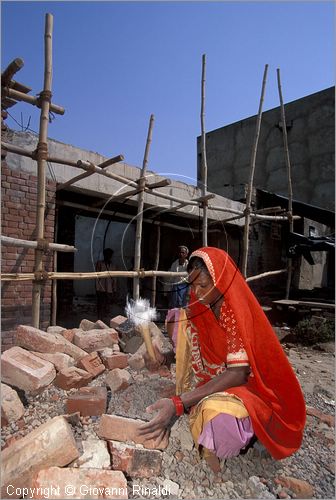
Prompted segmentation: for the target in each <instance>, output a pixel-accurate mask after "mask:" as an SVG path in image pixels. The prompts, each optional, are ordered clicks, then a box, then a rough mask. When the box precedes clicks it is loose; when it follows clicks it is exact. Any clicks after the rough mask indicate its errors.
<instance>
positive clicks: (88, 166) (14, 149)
mask: <svg viewBox="0 0 336 500" xmlns="http://www.w3.org/2000/svg"><path fill="white" fill-rule="evenodd" d="M1 147H2V148H3V149H5V150H6V151H8V152H10V153H15V154H19V155H22V156H27V157H28V158H32V159H34V152H32V151H27V150H25V149H24V148H20V147H18V146H14V145H12V144H8V143H6V142H2V143H1ZM47 161H49V162H51V163H58V164H61V165H69V166H70V167H75V168H82V169H83V170H85V171H87V172H95V173H97V174H100V175H103V176H105V177H108V178H110V179H113V180H116V181H118V182H120V183H122V184H127V185H128V186H130V187H133V188H135V189H136V190H138V189H139V184H138V182H137V181H134V180H131V179H127V178H126V177H123V176H121V175H117V174H114V173H112V172H106V171H105V170H104V169H103V168H102V167H101V166H98V165H94V164H92V163H90V162H87V161H83V160H79V161H78V162H74V161H70V160H66V159H61V158H57V157H52V156H48V158H47ZM100 165H102V164H100ZM163 180H165V179H163ZM168 180H170V179H168ZM159 182H160V183H161V182H163V181H159ZM145 192H146V193H148V194H152V195H153V196H158V197H159V198H163V199H165V200H169V201H174V202H176V203H186V202H187V203H188V205H192V206H195V207H199V206H200V204H201V203H202V201H197V200H198V199H199V198H196V199H191V200H185V199H183V198H179V197H177V196H172V195H169V194H166V193H161V192H160V191H157V190H156V189H150V188H148V187H145ZM207 196H210V194H209V195H207ZM213 196H214V195H213V194H211V196H210V197H211V198H212V197H213ZM201 199H202V197H201ZM208 208H209V210H214V211H221V212H227V213H233V214H237V215H242V216H244V215H243V214H242V212H241V211H239V210H235V209H232V208H225V207H219V206H218V207H217V206H210V205H209V207H208Z"/></svg>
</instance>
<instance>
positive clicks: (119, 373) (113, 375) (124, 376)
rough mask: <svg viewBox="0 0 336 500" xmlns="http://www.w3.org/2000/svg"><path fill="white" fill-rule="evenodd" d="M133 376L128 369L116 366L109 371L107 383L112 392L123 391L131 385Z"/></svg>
mask: <svg viewBox="0 0 336 500" xmlns="http://www.w3.org/2000/svg"><path fill="white" fill-rule="evenodd" d="M131 379H132V377H131V375H130V374H129V373H128V371H126V370H121V369H120V368H115V369H114V370H111V371H109V372H108V374H107V375H106V378H105V383H106V384H107V385H108V386H109V387H110V388H111V391H112V392H117V391H122V390H124V389H127V387H128V386H129V385H130V381H131Z"/></svg>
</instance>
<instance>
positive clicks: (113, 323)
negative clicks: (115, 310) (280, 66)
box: [110, 315, 127, 331]
mask: <svg viewBox="0 0 336 500" xmlns="http://www.w3.org/2000/svg"><path fill="white" fill-rule="evenodd" d="M125 321H127V318H126V317H125V316H121V315H119V316H115V317H114V318H112V319H111V320H110V327H111V328H114V329H115V330H117V331H118V328H119V327H120V326H121V325H122V324H123V323H125Z"/></svg>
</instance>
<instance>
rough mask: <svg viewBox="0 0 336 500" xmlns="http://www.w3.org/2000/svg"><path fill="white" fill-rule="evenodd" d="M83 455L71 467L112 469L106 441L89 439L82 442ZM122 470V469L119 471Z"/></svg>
mask: <svg viewBox="0 0 336 500" xmlns="http://www.w3.org/2000/svg"><path fill="white" fill-rule="evenodd" d="M82 448H83V454H82V455H81V456H80V457H79V458H78V459H77V460H76V461H75V462H73V463H72V464H71V465H72V467H79V468H80V469H111V456H110V454H109V452H108V449H107V443H106V441H103V440H101V439H89V440H87V441H82ZM117 470H121V469H117Z"/></svg>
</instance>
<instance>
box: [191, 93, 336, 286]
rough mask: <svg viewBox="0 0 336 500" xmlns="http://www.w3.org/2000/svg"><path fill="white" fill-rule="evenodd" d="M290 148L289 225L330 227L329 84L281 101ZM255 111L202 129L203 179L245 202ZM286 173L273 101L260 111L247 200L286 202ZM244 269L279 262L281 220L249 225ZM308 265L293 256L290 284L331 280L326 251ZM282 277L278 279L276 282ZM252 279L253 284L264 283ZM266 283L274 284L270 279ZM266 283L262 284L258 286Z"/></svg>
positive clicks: (318, 231)
mask: <svg viewBox="0 0 336 500" xmlns="http://www.w3.org/2000/svg"><path fill="white" fill-rule="evenodd" d="M284 108H285V114H286V129H287V138H288V148H289V156H290V162H291V167H292V185H293V199H294V206H295V210H294V213H295V214H296V215H300V216H301V217H302V218H303V219H302V220H301V221H296V222H295V225H294V230H295V231H296V232H298V233H300V234H302V235H305V236H311V234H310V232H309V228H314V230H315V232H314V235H315V236H322V237H323V236H327V235H331V234H333V233H334V208H335V197H334V193H335V191H334V189H335V183H334V181H335V171H334V170H335V89H334V87H331V88H328V89H325V90H322V91H320V92H316V93H315V94H312V95H309V96H306V97H303V98H301V99H298V100H296V101H293V102H290V103H287V104H286V105H285V107H284ZM256 119H257V117H256V116H252V117H249V118H246V119H244V120H241V121H239V122H236V123H233V124H230V125H227V126H225V127H222V128H219V129H217V130H213V131H210V132H208V133H207V135H206V141H207V163H208V186H209V189H210V190H211V191H213V192H215V193H218V194H221V195H222V196H227V197H228V198H231V199H234V200H237V201H241V202H245V199H246V190H247V183H248V181H249V172H250V162H251V151H252V145H253V139H254V134H255V127H256ZM197 151H198V180H199V181H200V154H201V141H200V137H198V138H197ZM287 196H288V180H287V174H286V165H285V153H284V144H283V134H282V123H281V110H280V107H277V108H274V109H271V110H269V111H266V112H264V113H263V114H262V121H261V130H260V138H259V142H258V150H257V157H256V167H255V176H254V191H253V198H252V203H253V207H254V208H255V209H261V208H265V207H274V206H279V213H280V210H286V208H287V207H288V199H287ZM250 234H251V241H250V248H249V255H248V276H251V275H253V274H254V270H255V268H256V267H259V266H263V267H264V268H265V269H273V268H274V267H273V266H274V263H275V262H276V261H277V262H281V261H282V262H283V263H284V262H285V260H286V242H287V240H288V227H287V225H286V224H282V225H279V224H277V222H261V223H258V224H257V226H255V225H254V226H252V227H251V233H250ZM315 262H316V264H315V265H314V266H311V265H309V264H307V262H306V261H305V260H304V259H303V258H302V257H301V258H300V259H299V260H298V262H296V264H295V267H296V272H295V274H294V276H293V281H292V286H293V288H294V290H295V289H301V290H312V289H313V288H325V287H326V288H330V293H331V294H332V293H333V292H332V289H333V286H334V265H333V255H330V256H329V257H328V255H327V254H326V253H321V254H320V255H317V254H316V259H315ZM282 281H283V280H282V277H281V276H280V277H278V278H277V286H282V285H283V283H282ZM263 285H264V283H258V284H256V285H255V286H256V287H260V286H263ZM267 285H269V286H270V287H272V286H274V283H273V282H272V280H271V279H270V280H268V281H267ZM265 291H266V290H265Z"/></svg>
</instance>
